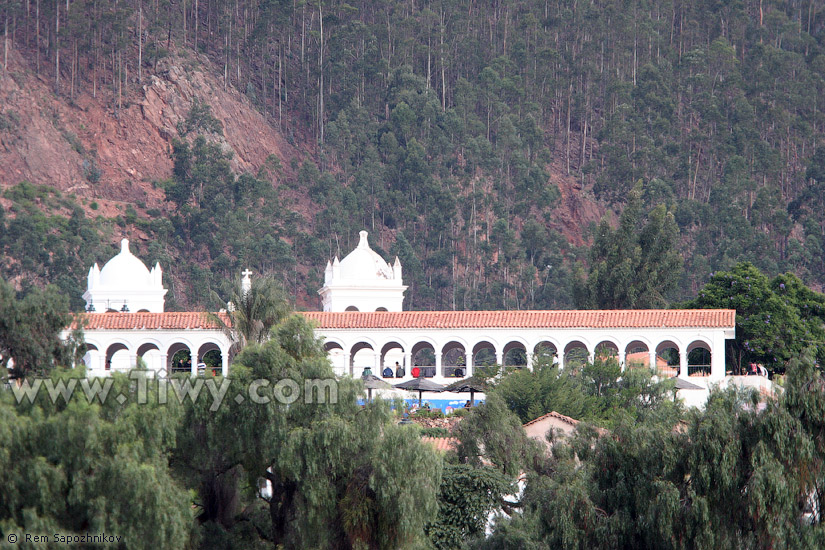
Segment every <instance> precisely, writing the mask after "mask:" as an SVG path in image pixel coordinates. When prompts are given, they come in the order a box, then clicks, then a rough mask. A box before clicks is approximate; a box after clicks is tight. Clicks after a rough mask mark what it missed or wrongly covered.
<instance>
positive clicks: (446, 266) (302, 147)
mask: <svg viewBox="0 0 825 550" xmlns="http://www.w3.org/2000/svg"><path fill="white" fill-rule="evenodd" d="M0 21H2V25H3V31H4V33H5V36H6V40H5V42H4V44H5V45H4V51H3V53H4V55H3V58H2V60H3V63H4V67H7V69H6V70H4V71H3V72H2V73H0V75H1V76H0V79H13V82H14V84H15V85H14V86H10V85H8V80H7V85H0V90H2V91H3V92H2V93H3V97H4V98H8V97H9V94H10V93H11V92H9V90H10V89H11V88H14V89H15V90H16V91H15V92H14V93H20V94H22V93H24V92H25V90H27V89H31V88H32V87H39V88H38V89H42V90H44V93H46V94H51V95H50V97H49V100H50V101H52V100H53V101H58V102H60V103H61V104H62V105H64V107H63V109H64V110H65V112H72V113H74V114H73V120H74V121H75V125H76V126H77V127H78V128H79V127H80V126H83V124H82V123H80V122H78V121H82V119H83V116H85V115H84V113H90V112H92V111H94V109H93V108H92V107H90V105H94V106H97V107H96V108H97V109H98V110H99V111H100V112H101V113H103V116H105V117H109V118H110V119H111V120H113V121H119V120H122V119H120V118H119V117H121V116H128V113H129V112H134V111H129V109H130V108H133V109H134V108H135V105H138V106H140V109H143V111H140V109H138V112H143V115H142V116H143V120H148V118H149V117H148V116H147V115H146V111H147V107H146V105H147V104H148V103H149V100H150V95H151V93H157V92H152V90H157V89H161V88H162V87H163V86H170V82H172V83H176V85H177V86H178V88H180V87H181V85H180V84H177V83H179V82H182V81H189V82H191V81H192V80H193V77H192V75H193V74H195V73H197V74H199V75H200V74H203V75H206V76H203V77H200V76H199V77H198V79H197V80H196V82H197V83H196V85H193V84H187V86H188V88H186V90H188V91H186V93H182V97H184V98H185V99H186V101H185V109H184V106H181V105H176V106H175V110H177V111H178V112H179V115H176V116H177V118H176V119H175V120H177V121H178V122H177V124H175V125H171V126H170V125H167V126H168V127H164V129H163V132H156V134H157V135H158V136H160V138H158V140H156V141H151V140H148V139H147V140H146V141H145V143H146V149H149V148H152V147H154V148H155V150H153V151H152V152H151V153H145V151H144V150H143V149H141V152H142V153H145V154H146V156H145V158H144V160H143V162H144V165H146V167H145V168H144V169H143V172H142V174H143V177H135V178H134V179H133V180H130V181H125V180H123V179H122V178H120V179H118V178H116V177H115V176H114V175H113V174H114V172H111V171H107V170H108V169H107V168H105V167H103V168H99V166H100V164H101V163H100V162H98V161H99V159H98V157H99V156H100V155H102V154H103V153H104V152H103V151H101V149H100V148H92V147H90V146H89V143H87V141H88V140H90V139H92V138H91V137H87V136H85V135H84V134H83V133H82V132H81V131H78V133H77V134H75V133H72V132H69V131H64V132H62V133H59V134H57V135H58V136H62V137H61V139H65V140H66V143H68V144H69V145H68V147H69V148H71V149H73V150H74V151H75V152H76V154H77V163H79V164H78V166H79V168H77V169H76V170H75V171H76V172H77V175H76V176H74V177H77V178H82V179H83V180H84V181H83V182H82V185H70V184H66V185H65V186H63V187H61V189H62V192H54V191H52V190H49V189H43V188H38V186H40V185H43V184H50V183H52V182H49V181H44V180H38V179H37V176H36V174H33V173H31V172H29V173H27V172H25V170H24V171H23V172H21V174H23V176H21V177H19V178H18V180H14V179H12V178H13V176H14V175H13V174H12V173H10V172H4V176H3V177H4V178H6V181H3V182H2V184H3V187H4V188H5V193H4V195H3V199H1V200H2V202H1V203H0V204H2V205H3V208H4V210H6V212H5V213H3V212H2V211H0V215H2V216H3V217H0V224H3V227H0V246H2V248H3V252H4V253H3V256H4V261H3V265H2V266H0V267H2V270H3V273H4V276H6V277H7V278H12V279H14V278H19V277H21V276H22V275H23V274H26V275H27V276H29V277H31V276H35V277H40V278H43V277H45V275H44V274H47V273H52V275H51V276H50V278H49V279H48V280H52V281H54V280H55V278H56V277H57V276H59V277H60V279H61V282H60V284H61V286H62V287H63V288H64V289H65V290H66V291H67V292H68V293H70V295H71V296H72V297H73V298H74V297H76V296H79V295H80V293H81V292H82V288H83V286H84V284H85V280H84V275H85V270H86V269H88V266H89V260H90V258H93V259H97V260H98V261H99V260H105V259H106V258H107V257H108V256H109V255H110V254H111V251H110V250H109V249H108V248H107V246H108V243H113V242H115V241H117V240H118V239H119V237H120V235H122V234H128V235H132V236H135V237H136V236H139V237H140V239H139V240H140V241H141V243H142V244H141V245H140V250H139V252H140V255H141V256H142V257H144V258H145V259H146V260H148V261H152V262H154V261H155V260H160V261H161V262H162V264H163V265H164V267H166V266H168V268H167V272H168V274H169V275H170V276H171V278H170V281H172V291H173V292H172V295H173V298H174V302H173V305H176V306H177V307H195V306H205V305H212V306H214V305H215V304H214V303H210V290H211V289H218V290H221V289H223V290H225V288H226V286H227V280H228V279H229V278H231V277H232V276H233V274H234V273H237V271H238V270H239V269H240V268H241V267H243V266H250V267H251V268H252V269H253V270H255V271H258V272H263V273H267V272H274V273H278V274H280V275H281V276H282V277H283V279H284V280H285V282H286V283H287V285H288V288H289V289H290V291H291V292H292V293H293V294H294V295H295V296H296V299H297V300H298V304H299V305H303V306H305V307H313V308H314V307H317V299H316V298H315V297H314V293H315V290H316V289H317V288H318V286H320V275H321V273H320V267H321V266H323V265H324V263H325V261H326V260H327V259H328V258H330V257H331V256H333V255H335V254H346V253H347V252H348V251H349V250H350V249H351V248H352V247H354V245H355V244H356V242H357V235H358V231H360V230H362V229H364V228H366V229H367V230H369V231H370V237H371V240H372V242H373V244H374V248H376V249H377V250H379V251H380V252H382V253H384V254H385V256H389V255H391V254H397V255H398V256H400V258H401V261H402V263H403V264H404V268H405V271H404V273H405V278H406V279H408V282H409V284H410V285H411V287H410V290H409V291H408V297H409V298H408V302H407V305H408V307H410V308H412V309H421V308H458V309H471V308H545V307H548V308H551V307H569V306H572V305H573V295H572V292H571V281H570V279H571V273H573V271H574V268H575V263H576V262H578V261H585V260H586V259H587V254H586V249H585V248H584V245H586V244H587V243H589V242H591V240H592V231H593V229H595V222H597V221H598V220H599V218H600V217H601V216H602V214H603V213H604V212H607V213H608V218H609V220H611V221H612V222H613V223H615V221H616V220H617V217H616V213H618V212H619V211H621V209H622V207H623V204H624V202H625V201H626V198H627V196H628V193H629V191H630V190H631V189H632V188H633V187H634V185H636V183H637V182H638V181H641V189H642V199H643V203H644V204H643V208H644V209H645V211H650V210H652V209H653V208H654V207H656V206H658V205H664V207H665V208H666V209H668V210H669V211H670V212H671V213H672V214H673V215H674V216H675V219H676V222H677V223H678V225H679V229H680V232H681V236H680V237H679V239H678V242H679V245H678V246H679V251H680V252H681V253H682V254H683V256H684V259H685V262H684V266H685V275H684V281H683V283H682V284H680V285H677V288H678V290H677V291H676V293H675V294H674V295H672V296H669V298H670V299H680V298H687V297H692V296H693V295H695V292H696V290H697V289H698V288H699V287H700V286H701V285H702V284H703V283H704V282H705V281H706V280H707V279H708V278H709V274H710V273H711V272H713V271H716V270H720V269H729V268H731V267H732V266H733V265H734V264H735V263H736V262H737V261H739V260H750V261H752V262H753V263H754V264H755V265H756V266H757V267H759V268H760V269H762V270H763V271H765V272H767V273H768V274H775V273H778V272H782V271H786V270H787V271H793V272H794V273H796V274H798V275H799V276H800V277H801V278H802V279H803V280H804V281H805V282H806V283H808V284H810V285H812V286H813V287H814V288H821V287H822V285H823V284H824V283H825V269H823V268H825V265H823V261H824V260H823V259H824V258H825V255H823V252H825V250H823V247H825V150H823V148H822V147H821V145H822V142H823V128H825V117H823V110H825V6H823V5H822V3H820V2H815V1H813V0H804V1H793V0H786V1H780V0H747V1H735V0H734V1H729V2H707V1H690V2H688V1H679V0H652V1H648V2H640V1H634V0H628V1H625V2H612V1H578V2H569V1H549V0H547V1H541V2H537V1H529V0H513V1H506V2H474V1H448V0H444V1H441V2H435V1H433V2H426V1H420V2H413V1H409V2H391V1H383V2H373V1H370V2H366V1H362V2H353V3H346V2H339V1H326V2H319V1H313V2H305V1H291V2H287V1H278V0H270V1H267V0H246V1H244V0H231V1H224V0H175V1H171V0H77V1H69V0H66V1H65V2H64V1H63V0H57V1H46V0H43V1H40V0H27V1H25V2H23V1H16V2H15V1H6V2H5V3H3V5H2V6H0ZM0 82H2V80H0ZM180 89H183V88H180ZM233 92H234V93H236V94H242V95H244V96H245V98H246V99H244V100H243V101H245V102H247V103H246V104H248V105H250V106H253V107H254V108H255V109H257V110H258V111H259V112H260V113H261V114H262V115H263V116H264V117H265V121H266V124H268V126H269V131H272V129H274V130H275V134H277V135H278V136H279V138H278V139H279V140H280V139H281V136H282V138H283V140H282V141H283V143H280V142H279V143H274V138H268V140H269V141H270V142H272V153H273V154H272V155H270V156H269V157H268V158H266V160H263V159H262V158H261V155H260V154H251V153H249V150H250V149H254V147H252V146H249V147H246V146H241V145H239V144H240V143H241V141H242V140H243V139H247V138H249V136H243V135H242V134H244V132H243V127H240V129H239V127H238V124H237V119H238V117H237V113H238V112H239V111H230V110H228V109H225V108H223V107H222V105H223V103H224V101H228V99H226V100H224V99H223V98H224V97H229V96H228V95H227V94H230V93H233ZM152 97H154V96H152ZM219 98H221V99H219ZM10 105H11V102H5V101H0V163H2V160H3V159H4V158H11V157H12V156H14V155H22V156H25V154H26V151H27V150H30V149H31V147H30V146H31V144H30V141H29V140H26V139H19V136H20V135H21V134H22V132H23V129H22V127H23V126H25V125H26V120H25V117H22V116H21V114H20V113H18V112H16V111H15V109H14V108H12V107H10ZM163 112H164V113H166V111H163ZM233 113H235V114H233ZM54 119H55V120H54V126H55V127H56V128H57V127H59V126H60V124H61V123H62V121H63V122H65V120H67V118H66V117H62V118H61V116H55V117H54ZM130 120H131V119H130ZM135 120H136V122H135V124H140V123H141V121H140V118H139V117H138V118H136V119H135ZM170 120H172V119H170ZM250 120H251V119H250ZM250 124H251V123H250ZM100 127H101V128H105V125H101V126H100ZM123 131H125V130H123ZM258 132H263V130H259V129H258V128H257V127H256V128H255V130H254V131H252V129H250V130H249V132H247V133H249V134H257V133H258ZM153 135H154V134H153ZM15 136H18V138H15ZM95 139H98V138H97V137H96V138H95ZM127 142H128V140H124V144H125V143H127ZM153 144H154V145H153ZM64 145H65V144H64ZM123 147H126V145H124V146H123ZM230 151H232V152H234V157H231V156H230V153H229V152H230ZM161 153H162V155H161ZM158 156H163V157H164V159H166V160H165V164H164V163H162V162H160V161H159V160H157V157H158ZM239 156H240V157H242V158H240V159H239V158H238V157H239ZM135 162H136V163H138V164H139V163H140V162H141V161H140V160H136V161H135ZM150 167H153V168H152V169H150ZM161 168H162V169H161ZM27 178H28V179H32V183H33V184H35V185H34V186H29V185H24V186H20V185H17V184H19V183H20V181H19V180H20V179H27ZM115 180H117V186H116V188H117V189H118V191H117V192H113V191H111V189H112V187H111V186H113V185H115ZM107 186H110V187H108V188H107ZM134 187H140V188H142V189H143V191H142V194H141V193H134V192H133V191H130V189H133V188H134ZM107 189H108V191H107ZM67 192H68V193H67ZM72 193H73V194H74V195H72ZM101 196H105V197H108V198H110V199H112V200H115V199H118V198H119V199H120V200H122V201H125V202H123V203H122V204H121V205H119V206H120V207H121V210H120V211H118V210H117V208H116V207H112V208H108V207H107V208H105V209H101V210H98V211H96V210H95V209H96V208H97V204H98V203H97V202H96V201H95V199H96V198H97V197H101ZM101 204H103V202H101ZM107 204H109V203H107ZM611 212H612V213H611ZM32 220H34V221H32ZM78 241H87V242H88V241H92V242H94V243H99V244H98V245H97V246H96V247H93V248H90V249H88V250H83V251H78V250H77V249H76V248H71V247H73V246H75V245H73V244H72V245H70V244H68V243H70V242H71V243H74V242H78ZM149 243H151V244H149ZM67 249H68V250H70V252H69V253H67V252H66V250H67ZM111 250H114V249H111ZM58 261H60V262H62V263H60V264H57V263H55V262H58ZM58 274H59V275H58ZM180 283H183V284H180ZM75 300H77V299H76V298H75Z"/></svg>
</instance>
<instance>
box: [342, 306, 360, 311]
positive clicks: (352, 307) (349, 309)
mask: <svg viewBox="0 0 825 550" xmlns="http://www.w3.org/2000/svg"><path fill="white" fill-rule="evenodd" d="M344 311H358V308H357V307H355V306H347V309H345V310H344Z"/></svg>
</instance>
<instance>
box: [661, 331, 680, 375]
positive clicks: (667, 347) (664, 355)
mask: <svg viewBox="0 0 825 550" xmlns="http://www.w3.org/2000/svg"><path fill="white" fill-rule="evenodd" d="M679 350H680V348H679V344H678V343H677V342H675V341H674V340H663V341H661V342H659V343H658V344H657V345H656V365H657V366H656V372H657V373H658V374H659V376H663V377H667V378H672V377H674V376H677V375H678V374H679ZM660 359H661V360H664V361H665V362H667V365H666V366H665V365H660V363H662V361H661V360H660Z"/></svg>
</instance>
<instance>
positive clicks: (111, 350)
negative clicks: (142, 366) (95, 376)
mask: <svg viewBox="0 0 825 550" xmlns="http://www.w3.org/2000/svg"><path fill="white" fill-rule="evenodd" d="M132 367H133V365H132V361H131V358H130V356H129V348H127V347H126V344H121V343H117V344H112V345H111V346H109V347H108V348H107V349H106V366H105V367H104V368H105V369H106V370H119V371H125V370H129V369H130V368H132Z"/></svg>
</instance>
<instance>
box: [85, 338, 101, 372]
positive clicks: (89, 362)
mask: <svg viewBox="0 0 825 550" xmlns="http://www.w3.org/2000/svg"><path fill="white" fill-rule="evenodd" d="M83 364H84V365H86V370H87V371H91V370H96V369H99V368H100V349H98V347H97V345H96V344H92V343H90V342H86V353H85V354H83Z"/></svg>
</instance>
